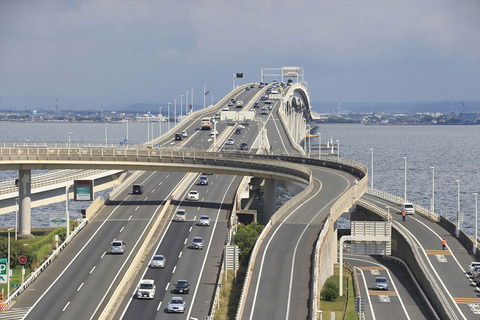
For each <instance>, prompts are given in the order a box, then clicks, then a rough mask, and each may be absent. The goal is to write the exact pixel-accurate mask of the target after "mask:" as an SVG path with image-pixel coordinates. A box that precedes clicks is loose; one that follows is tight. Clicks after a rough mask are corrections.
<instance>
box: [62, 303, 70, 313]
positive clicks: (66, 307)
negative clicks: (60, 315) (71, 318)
mask: <svg viewBox="0 0 480 320" xmlns="http://www.w3.org/2000/svg"><path fill="white" fill-rule="evenodd" d="M69 304H70V301H68V302H67V304H66V305H65V307H63V309H62V312H63V311H65V309H67V307H68V305H69Z"/></svg>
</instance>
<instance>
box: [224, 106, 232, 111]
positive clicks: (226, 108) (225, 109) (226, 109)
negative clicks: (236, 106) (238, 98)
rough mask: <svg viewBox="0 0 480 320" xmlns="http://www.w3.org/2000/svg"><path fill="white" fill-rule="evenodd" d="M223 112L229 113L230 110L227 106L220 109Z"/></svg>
mask: <svg viewBox="0 0 480 320" xmlns="http://www.w3.org/2000/svg"><path fill="white" fill-rule="evenodd" d="M222 110H223V111H230V108H229V107H228V106H225V107H223V108H222Z"/></svg>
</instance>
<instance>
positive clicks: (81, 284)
mask: <svg viewBox="0 0 480 320" xmlns="http://www.w3.org/2000/svg"><path fill="white" fill-rule="evenodd" d="M84 284H85V282H82V284H81V285H80V287H78V289H77V291H80V289H82V287H83V285H84Z"/></svg>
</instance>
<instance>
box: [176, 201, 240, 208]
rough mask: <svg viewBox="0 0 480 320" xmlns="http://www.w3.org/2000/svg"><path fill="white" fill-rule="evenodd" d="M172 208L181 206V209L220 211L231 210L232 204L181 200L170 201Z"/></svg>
mask: <svg viewBox="0 0 480 320" xmlns="http://www.w3.org/2000/svg"><path fill="white" fill-rule="evenodd" d="M170 203H171V204H173V205H174V206H178V205H180V203H181V204H182V205H181V207H182V208H184V207H185V208H193V207H202V208H208V209H218V208H220V209H222V210H232V209H233V204H232V203H220V202H208V201H181V200H172V201H171V202H170Z"/></svg>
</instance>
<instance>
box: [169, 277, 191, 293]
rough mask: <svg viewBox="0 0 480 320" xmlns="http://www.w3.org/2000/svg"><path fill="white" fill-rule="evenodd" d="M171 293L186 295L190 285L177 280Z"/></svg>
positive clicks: (184, 281)
mask: <svg viewBox="0 0 480 320" xmlns="http://www.w3.org/2000/svg"><path fill="white" fill-rule="evenodd" d="M173 291H174V292H175V293H188V292H189V291H190V283H188V281H187V280H177V282H176V283H175V288H174V289H173Z"/></svg>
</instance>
